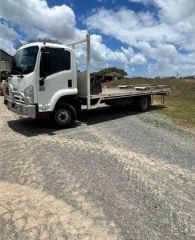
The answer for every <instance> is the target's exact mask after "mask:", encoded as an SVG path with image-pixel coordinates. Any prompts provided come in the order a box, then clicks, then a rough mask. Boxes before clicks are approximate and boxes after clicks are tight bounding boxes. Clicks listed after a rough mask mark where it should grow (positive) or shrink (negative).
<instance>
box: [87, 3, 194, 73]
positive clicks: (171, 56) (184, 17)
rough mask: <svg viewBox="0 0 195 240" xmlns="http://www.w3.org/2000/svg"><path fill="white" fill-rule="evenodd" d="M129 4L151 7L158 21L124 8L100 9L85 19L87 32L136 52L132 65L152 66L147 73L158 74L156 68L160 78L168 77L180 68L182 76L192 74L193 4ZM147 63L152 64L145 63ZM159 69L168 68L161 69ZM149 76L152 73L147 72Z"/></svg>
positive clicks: (150, 14) (147, 13)
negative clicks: (106, 37)
mask: <svg viewBox="0 0 195 240" xmlns="http://www.w3.org/2000/svg"><path fill="white" fill-rule="evenodd" d="M129 1H130V2H137V3H142V4H153V5H154V6H155V7H156V13H157V16H158V18H157V17H156V16H154V15H153V13H151V12H148V11H146V12H138V13H137V12H134V11H132V10H130V9H127V8H121V9H119V10H115V11H114V10H112V9H105V8H100V9H97V10H96V11H95V12H93V14H91V15H90V16H89V17H87V18H86V19H85V20H84V23H85V24H86V25H87V26H88V29H90V30H94V29H96V30H98V31H99V32H101V33H103V34H105V35H108V36H112V37H114V38H115V39H117V40H119V41H120V42H121V43H126V44H128V45H129V46H130V47H134V48H136V49H137V50H138V51H139V55H138V56H134V60H132V59H131V63H134V62H135V63H138V62H139V63H143V64H144V63H146V62H147V64H150V65H151V64H152V65H153V67H150V66H149V67H148V69H149V70H150V69H153V74H156V73H157V68H158V67H159V69H160V70H161V71H160V74H162V75H163V74H164V75H167V71H168V72H169V73H170V72H171V71H172V70H170V69H173V68H175V69H178V68H179V69H180V68H181V69H184V70H185V72H186V71H187V70H190V71H191V70H193V71H192V72H191V74H195V65H194V66H193V67H194V68H193V67H192V66H191V65H189V64H192V62H193V57H194V55H195V50H194V49H195V30H194V25H195V15H194V12H195V1H190V0H172V1H170V0H129ZM186 52H189V53H188V54H187V53H186ZM140 54H141V55H140ZM146 59H153V61H152V63H148V61H146ZM153 62H156V63H155V64H154V63H153ZM193 64H194V62H193ZM162 65H164V66H166V65H170V66H171V67H164V68H161V67H160V66H162ZM173 66H174V67H173ZM154 70H155V71H154ZM166 70H167V71H166ZM151 73H152V71H149V72H148V74H151ZM146 74H147V73H146Z"/></svg>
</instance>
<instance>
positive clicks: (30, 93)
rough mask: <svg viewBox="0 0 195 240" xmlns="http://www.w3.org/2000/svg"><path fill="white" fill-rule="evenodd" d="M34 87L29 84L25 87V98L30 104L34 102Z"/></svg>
mask: <svg viewBox="0 0 195 240" xmlns="http://www.w3.org/2000/svg"><path fill="white" fill-rule="evenodd" d="M33 91H34V89H33V86H32V85H31V86H29V87H27V88H25V89H24V95H25V100H26V102H27V103H28V104H33V103H34V93H33Z"/></svg>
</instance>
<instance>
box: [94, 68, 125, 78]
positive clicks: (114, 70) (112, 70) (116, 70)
mask: <svg viewBox="0 0 195 240" xmlns="http://www.w3.org/2000/svg"><path fill="white" fill-rule="evenodd" d="M97 73H98V74H101V75H108V74H113V73H117V75H118V74H119V75H120V76H121V77H124V76H127V73H126V72H125V71H124V70H123V69H120V68H116V67H109V68H104V69H102V70H100V71H99V72H97Z"/></svg>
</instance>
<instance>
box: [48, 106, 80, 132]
mask: <svg viewBox="0 0 195 240" xmlns="http://www.w3.org/2000/svg"><path fill="white" fill-rule="evenodd" d="M76 116H77V114H76V111H75V109H74V107H73V106H72V105H69V104H61V105H58V106H57V107H56V108H55V110H54V112H53V113H52V114H51V116H50V120H51V121H50V122H51V124H52V126H54V127H56V128H68V127H71V126H72V125H73V123H74V122H75V120H76Z"/></svg>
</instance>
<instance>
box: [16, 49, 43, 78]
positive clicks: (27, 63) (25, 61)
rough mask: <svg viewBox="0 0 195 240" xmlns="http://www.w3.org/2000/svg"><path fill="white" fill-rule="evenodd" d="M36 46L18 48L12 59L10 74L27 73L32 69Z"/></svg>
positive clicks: (35, 57)
mask: <svg viewBox="0 0 195 240" xmlns="http://www.w3.org/2000/svg"><path fill="white" fill-rule="evenodd" d="M38 49H39V48H38V47H37V46H34V47H28V48H24V49H21V50H19V51H18V52H17V53H16V54H15V56H14V57H13V60H12V74H28V73H31V72H33V71H34V68H35V63H36V59H37V53H38Z"/></svg>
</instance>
